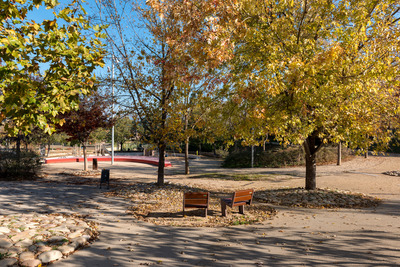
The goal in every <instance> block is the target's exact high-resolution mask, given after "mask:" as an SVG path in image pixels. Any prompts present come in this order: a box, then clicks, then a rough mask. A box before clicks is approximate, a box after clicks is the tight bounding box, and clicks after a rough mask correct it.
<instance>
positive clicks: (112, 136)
mask: <svg viewBox="0 0 400 267" xmlns="http://www.w3.org/2000/svg"><path fill="white" fill-rule="evenodd" d="M108 71H110V67H108ZM111 88H112V91H111V93H112V94H111V99H112V107H111V112H112V118H113V121H114V55H113V56H112V59H111ZM111 165H114V124H113V126H112V127H111Z"/></svg>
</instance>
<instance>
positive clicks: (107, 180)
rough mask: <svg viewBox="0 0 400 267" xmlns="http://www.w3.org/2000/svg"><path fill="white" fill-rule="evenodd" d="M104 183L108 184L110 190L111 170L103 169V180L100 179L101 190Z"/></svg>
mask: <svg viewBox="0 0 400 267" xmlns="http://www.w3.org/2000/svg"><path fill="white" fill-rule="evenodd" d="M103 183H107V189H110V170H109V169H103V170H101V178H100V189H101V185H102V184H103Z"/></svg>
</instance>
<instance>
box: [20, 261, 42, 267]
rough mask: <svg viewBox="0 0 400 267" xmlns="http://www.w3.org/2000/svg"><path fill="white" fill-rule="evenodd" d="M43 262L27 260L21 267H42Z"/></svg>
mask: <svg viewBox="0 0 400 267" xmlns="http://www.w3.org/2000/svg"><path fill="white" fill-rule="evenodd" d="M41 265H42V262H41V261H40V260H38V259H34V260H27V261H24V262H21V266H24V267H36V266H41Z"/></svg>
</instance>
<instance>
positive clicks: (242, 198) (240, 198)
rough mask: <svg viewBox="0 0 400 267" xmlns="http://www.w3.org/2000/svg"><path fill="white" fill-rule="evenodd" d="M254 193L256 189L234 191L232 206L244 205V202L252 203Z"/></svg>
mask: <svg viewBox="0 0 400 267" xmlns="http://www.w3.org/2000/svg"><path fill="white" fill-rule="evenodd" d="M253 194H254V189H246V190H240V191H236V192H234V193H233V195H232V206H238V205H243V202H246V204H248V205H251V201H252V200H253ZM241 202H242V203H241Z"/></svg>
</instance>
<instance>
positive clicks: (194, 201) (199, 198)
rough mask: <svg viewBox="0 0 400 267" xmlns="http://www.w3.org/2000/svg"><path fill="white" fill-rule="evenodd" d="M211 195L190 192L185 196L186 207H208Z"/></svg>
mask: <svg viewBox="0 0 400 267" xmlns="http://www.w3.org/2000/svg"><path fill="white" fill-rule="evenodd" d="M209 196H210V193H209V192H188V193H185V194H184V197H183V204H184V205H207V204H208V199H209Z"/></svg>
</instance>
